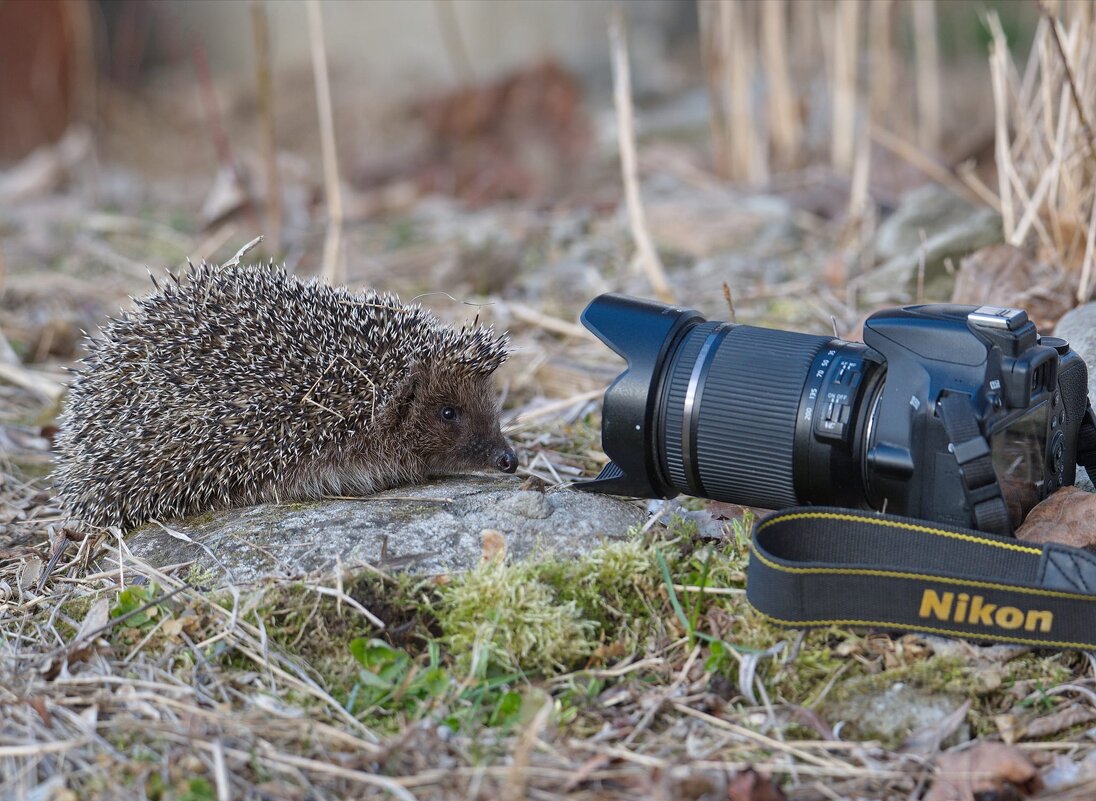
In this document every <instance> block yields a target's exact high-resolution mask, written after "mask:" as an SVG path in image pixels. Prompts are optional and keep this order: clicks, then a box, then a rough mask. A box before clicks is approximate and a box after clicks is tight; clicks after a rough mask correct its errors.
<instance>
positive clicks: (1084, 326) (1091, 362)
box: [1054, 303, 1096, 406]
mask: <svg viewBox="0 0 1096 801" xmlns="http://www.w3.org/2000/svg"><path fill="white" fill-rule="evenodd" d="M1054 336H1056V337H1061V338H1062V339H1064V340H1066V342H1068V343H1069V346H1070V347H1071V348H1073V350H1075V351H1077V355H1078V356H1080V357H1081V359H1083V360H1084V363H1085V364H1086V365H1087V366H1088V400H1089V403H1092V404H1093V405H1094V406H1096V303H1086V304H1085V305H1083V306H1078V307H1077V308H1076V309H1073V310H1072V311H1070V312H1067V313H1066V314H1065V315H1064V316H1063V317H1062V319H1061V320H1059V321H1058V325H1057V326H1056V327H1055V329H1054Z"/></svg>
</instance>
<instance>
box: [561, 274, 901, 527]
mask: <svg viewBox="0 0 1096 801" xmlns="http://www.w3.org/2000/svg"><path fill="white" fill-rule="evenodd" d="M582 322H583V323H584V324H585V325H586V327H587V328H589V329H590V330H591V331H593V332H594V334H596V335H597V336H598V337H599V338H600V339H601V340H602V341H603V342H605V344H607V345H608V346H609V347H611V348H612V349H613V350H615V351H616V352H617V353H618V354H620V355H621V356H623V357H624V358H625V359H627V360H628V369H627V370H625V371H624V372H623V373H621V375H620V376H618V378H617V379H616V381H614V382H613V384H612V385H611V386H610V387H609V389H608V390H607V391H606V393H605V403H604V407H603V410H602V447H603V448H604V450H605V453H606V454H608V455H609V457H610V459H611V460H612V461H610V463H609V464H608V465H607V466H606V467H605V468H604V469H603V470H602V472H601V474H600V475H599V476H598V477H597V478H596V479H594V480H593V481H587V482H583V483H581V484H579V485H578V486H579V487H581V488H582V489H587V490H592V491H599V492H610V493H614V494H618V495H638V496H646V497H672V496H674V495H676V494H678V493H682V492H684V493H688V494H690V495H698V496H703V497H708V498H713V499H716V500H721V501H727V502H731V503H740V504H745V505H750V506H758V507H763V508H770V509H779V508H783V507H786V506H792V505H797V504H801V503H819V502H832V501H833V500H834V499H839V500H841V501H842V502H843V503H844V504H845V505H849V506H863V505H864V503H865V501H864V482H863V480H862V475H863V471H862V464H861V462H862V452H863V443H864V439H865V430H866V421H867V420H868V415H867V414H865V407H866V405H867V404H866V403H865V400H864V399H865V398H866V397H869V396H870V397H874V395H873V394H872V393H873V392H875V391H876V389H877V388H878V386H879V385H880V383H881V379H882V373H883V371H882V369H881V361H879V360H877V359H876V357H877V356H878V354H874V351H872V350H871V349H870V348H867V347H865V346H864V345H861V344H859V343H850V342H843V341H841V340H838V339H833V338H830V337H825V336H812V335H810V334H800V333H795V332H792V331H780V330H776V329H769V328H757V327H755V326H749V325H735V324H731V323H724V322H718V321H708V320H705V319H704V318H703V317H702V316H701V315H700V314H699V313H697V312H696V311H695V310H692V309H682V308H679V307H676V306H667V305H664V304H660V303H654V302H651V301H644V300H638V299H635V298H629V297H627V296H624V295H616V294H609V295H602V296H601V297H599V298H596V299H595V300H594V301H593V302H591V303H590V305H589V306H588V307H587V308H586V310H585V311H584V312H583V314H582ZM873 354H874V355H873Z"/></svg>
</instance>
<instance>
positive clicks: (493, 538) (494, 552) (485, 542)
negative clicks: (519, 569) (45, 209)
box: [480, 528, 506, 562]
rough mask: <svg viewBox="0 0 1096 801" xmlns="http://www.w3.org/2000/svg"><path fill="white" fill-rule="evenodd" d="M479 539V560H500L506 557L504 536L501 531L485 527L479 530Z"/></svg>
mask: <svg viewBox="0 0 1096 801" xmlns="http://www.w3.org/2000/svg"><path fill="white" fill-rule="evenodd" d="M480 541H481V543H482V546H483V551H482V553H481V556H480V560H481V561H483V562H501V561H503V560H505V559H506V536H505V535H504V534H503V533H502V532H501V531H496V530H495V529H493V528H485V529H484V530H483V531H481V532H480Z"/></svg>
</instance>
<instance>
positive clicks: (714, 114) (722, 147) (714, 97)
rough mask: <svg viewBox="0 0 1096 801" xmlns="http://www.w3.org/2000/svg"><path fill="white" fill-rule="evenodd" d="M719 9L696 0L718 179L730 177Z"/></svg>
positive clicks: (712, 1) (707, 1)
mask: <svg viewBox="0 0 1096 801" xmlns="http://www.w3.org/2000/svg"><path fill="white" fill-rule="evenodd" d="M717 14H718V6H717V4H716V2H715V0H697V16H698V18H699V24H700V53H701V60H702V61H703V64H704V85H705V88H706V89H707V92H708V126H709V133H710V135H711V139H712V160H713V162H714V163H715V171H716V174H717V175H719V177H720V178H730V176H731V161H730V158H731V157H730V152H729V150H730V148H729V145H728V143H727V130H726V120H725V119H724V117H723V111H722V104H723V98H722V93H721V92H720V86H721V84H722V80H721V76H722V75H723V64H722V56H723V51H722V48H720V47H719V44H718V42H717V41H716V40H717V38H718V33H719V32H718V25H717V24H716V21H717Z"/></svg>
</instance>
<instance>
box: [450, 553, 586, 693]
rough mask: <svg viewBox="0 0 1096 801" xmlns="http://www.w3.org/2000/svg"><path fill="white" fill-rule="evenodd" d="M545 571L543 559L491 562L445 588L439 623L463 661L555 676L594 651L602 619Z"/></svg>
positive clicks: (478, 668)
mask: <svg viewBox="0 0 1096 801" xmlns="http://www.w3.org/2000/svg"><path fill="white" fill-rule="evenodd" d="M540 572H541V566H540V565H539V564H537V563H527V562H520V563H517V564H503V563H501V562H499V561H490V562H485V563H484V564H482V565H480V566H479V567H477V568H476V569H474V570H471V571H469V572H468V573H465V574H464V575H462V576H460V577H459V578H457V579H456V580H455V581H454V582H453V583H452V584H451V585H449V586H448V587H446V588H445V590H444V592H443V593H442V597H441V608H440V609H439V610H438V623H439V625H440V626H441V629H442V631H443V632H444V637H445V641H446V643H447V644H448V646H449V648H450V651H451V652H452V653H453V654H454V655H455V656H456V659H457V661H458V663H461V664H462V666H463V667H466V668H467V669H470V670H472V671H473V672H480V671H484V670H486V668H487V666H489V665H494V666H497V667H501V668H504V669H520V670H530V671H534V672H537V673H542V674H552V673H557V672H560V671H564V670H567V669H568V668H570V667H573V666H574V665H575V664H576V663H577V662H578V661H579V660H581V659H583V658H584V657H586V656H587V655H589V653H590V652H591V651H592V650H593V640H592V637H593V634H594V632H595V631H596V630H597V627H598V626H597V623H596V622H595V621H592V620H589V619H587V618H585V617H584V616H583V614H582V609H581V608H580V607H579V605H578V603H577V602H576V601H575V600H573V599H565V598H562V597H561V596H560V594H559V593H558V592H557V591H556V590H555V589H554V588H553V587H552V586H551V585H550V584H548V583H546V582H545V581H543V580H542V579H541V576H540V575H539V574H540Z"/></svg>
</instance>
